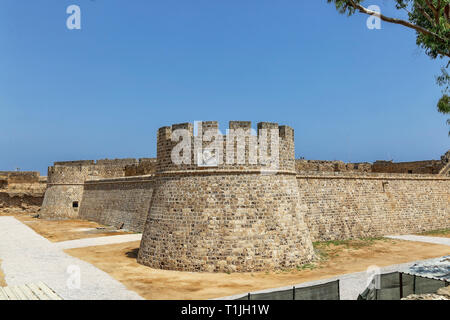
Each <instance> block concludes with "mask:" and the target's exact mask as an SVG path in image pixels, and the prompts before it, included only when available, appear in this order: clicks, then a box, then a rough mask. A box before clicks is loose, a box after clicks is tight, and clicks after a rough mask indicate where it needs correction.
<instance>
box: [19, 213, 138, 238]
mask: <svg viewBox="0 0 450 320" xmlns="http://www.w3.org/2000/svg"><path fill="white" fill-rule="evenodd" d="M15 218H16V219H18V220H20V221H21V222H23V223H24V224H26V225H27V226H28V227H30V228H31V229H33V230H34V231H35V232H36V233H38V234H40V235H41V236H43V237H45V238H47V239H48V240H50V241H52V242H60V241H67V240H76V239H83V238H96V237H104V236H117V235H122V234H129V233H130V232H125V231H122V230H115V229H114V228H108V227H105V226H103V225H100V224H98V223H96V222H91V221H85V220H43V219H37V218H33V217H32V216H31V215H15ZM97 228H100V229H97Z"/></svg>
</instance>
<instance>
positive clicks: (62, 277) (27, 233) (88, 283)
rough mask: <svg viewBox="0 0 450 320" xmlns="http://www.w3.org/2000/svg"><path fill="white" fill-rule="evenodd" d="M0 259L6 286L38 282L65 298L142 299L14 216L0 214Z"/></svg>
mask: <svg viewBox="0 0 450 320" xmlns="http://www.w3.org/2000/svg"><path fill="white" fill-rule="evenodd" d="M0 259H1V260H2V264H1V268H2V270H3V272H4V274H5V281H6V283H7V284H8V285H9V286H17V285H23V284H29V283H37V282H39V281H42V282H44V283H45V284H47V285H48V286H49V287H50V288H52V289H53V290H54V291H55V292H56V293H57V294H58V295H60V296H61V297H62V298H63V299H67V300H98V299H104V300H110V299H118V300H123V299H127V300H136V299H142V297H141V296H139V295H138V294H137V293H135V292H133V291H130V290H128V289H127V288H126V287H125V286H124V285H123V284H121V283H120V282H119V281H117V280H115V279H113V278H112V277H111V276H109V275H108V274H107V273H105V272H103V271H101V270H100V269H98V268H96V267H94V266H93V265H91V264H89V263H87V262H84V261H82V260H80V259H77V258H74V257H72V256H70V255H68V254H66V253H64V252H63V250H62V249H61V248H59V247H58V246H56V245H55V244H54V243H52V242H50V241H48V240H47V239H45V238H44V237H42V236H40V235H38V234H37V233H36V232H34V231H33V230H32V229H30V228H28V227H27V226H26V225H24V224H23V223H21V222H20V221H18V220H16V219H15V218H14V217H0ZM78 275H79V277H78ZM78 280H79V281H78Z"/></svg>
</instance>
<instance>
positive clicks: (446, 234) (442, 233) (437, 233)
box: [420, 229, 450, 238]
mask: <svg viewBox="0 0 450 320" xmlns="http://www.w3.org/2000/svg"><path fill="white" fill-rule="evenodd" d="M420 235H421V236H430V237H443V238H450V229H439V230H432V231H426V232H422V233H421V234H420Z"/></svg>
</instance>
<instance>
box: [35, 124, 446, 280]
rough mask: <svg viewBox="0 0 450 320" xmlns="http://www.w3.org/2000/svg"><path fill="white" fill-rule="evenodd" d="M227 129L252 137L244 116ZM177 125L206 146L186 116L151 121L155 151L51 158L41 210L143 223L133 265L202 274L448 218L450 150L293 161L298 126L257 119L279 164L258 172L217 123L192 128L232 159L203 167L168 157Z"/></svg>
mask: <svg viewBox="0 0 450 320" xmlns="http://www.w3.org/2000/svg"><path fill="white" fill-rule="evenodd" d="M229 127H230V129H240V130H242V131H243V132H245V137H246V138H245V139H246V140H245V141H247V142H248V141H249V139H251V137H252V133H251V123H250V122H244V121H231V122H230V125H229ZM177 129H183V130H185V131H186V132H188V135H189V139H192V143H193V144H195V143H196V142H197V143H198V141H200V144H201V145H202V146H207V145H210V144H211V139H206V140H207V141H205V140H203V139H202V138H201V137H198V136H194V133H193V125H192V124H190V123H185V124H177V125H173V126H170V127H163V128H160V129H159V130H158V139H157V140H158V142H157V158H156V159H148V158H144V159H139V160H136V159H118V160H98V161H73V162H55V163H54V165H53V166H52V167H50V168H49V170H48V185H47V190H46V192H45V198H44V201H43V205H42V208H41V211H40V216H41V217H43V218H83V219H89V220H93V221H96V222H99V223H102V224H106V225H113V226H116V227H118V228H124V229H129V230H132V231H136V232H143V239H142V242H141V247H140V250H139V256H138V261H139V262H140V263H142V264H145V265H148V266H151V267H154V268H162V269H171V270H185V271H209V272H218V271H220V272H233V271H237V272H243V271H257V270H273V269H279V268H289V267H295V266H297V265H300V264H302V263H306V262H309V261H311V260H312V259H313V258H314V251H313V248H312V241H317V240H335V239H348V238H358V237H377V236H382V235H386V234H402V233H403V234H404V233H413V232H421V231H427V230H434V229H442V228H449V227H450V209H449V208H450V174H449V172H450V161H449V160H450V151H449V152H447V153H446V154H445V155H443V156H442V157H441V159H440V160H430V161H419V162H404V163H394V162H388V161H377V162H375V163H373V164H372V163H343V162H341V161H311V160H310V161H309V160H300V159H299V160H296V159H295V152H294V130H293V129H292V128H290V127H288V126H279V125H278V124H276V123H259V124H258V131H257V136H258V137H260V135H261V132H262V131H263V130H264V129H270V130H274V129H276V132H277V135H278V136H277V138H278V141H279V146H277V148H274V147H273V146H272V145H271V144H270V143H269V144H268V145H267V150H269V151H268V152H269V153H270V152H277V155H278V156H277V158H278V161H279V166H278V168H277V170H276V172H266V171H265V170H266V169H267V168H266V167H265V164H260V163H254V162H253V161H252V160H251V159H250V155H251V153H252V150H251V148H250V147H249V144H248V143H247V144H245V146H244V148H243V149H242V148H241V149H238V148H239V147H238V144H237V142H236V143H235V142H233V144H232V145H233V148H232V149H230V148H229V146H230V144H229V143H228V144H227V143H226V142H230V141H231V140H230V139H232V137H230V136H228V135H223V136H222V135H220V133H219V131H218V123H217V122H213V121H211V122H203V123H201V127H200V129H202V132H203V131H213V132H216V134H217V136H216V138H217V137H218V136H220V140H222V141H224V142H225V143H224V144H223V148H222V149H219V148H216V152H219V153H220V154H221V155H222V156H223V157H224V159H225V158H227V157H228V159H230V157H231V158H232V159H234V160H235V161H230V162H227V161H224V162H221V163H216V164H213V165H208V166H201V165H198V161H196V157H197V155H196V153H195V152H194V150H192V151H191V152H190V154H189V158H190V159H192V160H193V161H192V162H190V163H189V164H185V163H182V164H175V163H174V161H173V158H172V151H173V149H174V148H175V146H176V145H177V143H178V137H177V139H174V136H173V132H174V131H175V130H177ZM216 138H215V139H213V140H212V141H216ZM196 139H197V140H196ZM198 139H200V140H198ZM225 146H227V147H225ZM274 150H276V151H274ZM238 157H241V158H239V159H238Z"/></svg>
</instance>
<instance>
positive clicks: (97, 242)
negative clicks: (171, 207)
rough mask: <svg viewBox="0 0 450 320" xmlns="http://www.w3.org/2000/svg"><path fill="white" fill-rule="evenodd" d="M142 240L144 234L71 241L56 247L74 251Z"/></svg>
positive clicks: (63, 242) (58, 244)
mask: <svg viewBox="0 0 450 320" xmlns="http://www.w3.org/2000/svg"><path fill="white" fill-rule="evenodd" d="M141 239H142V234H140V233H139V234H125V235H119V236H108V237H98V238H87V239H78V240H69V241H62V242H57V243H55V247H56V248H59V249H73V248H83V247H92V246H101V245H108V244H116V243H124V242H133V241H140V240H141Z"/></svg>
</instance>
